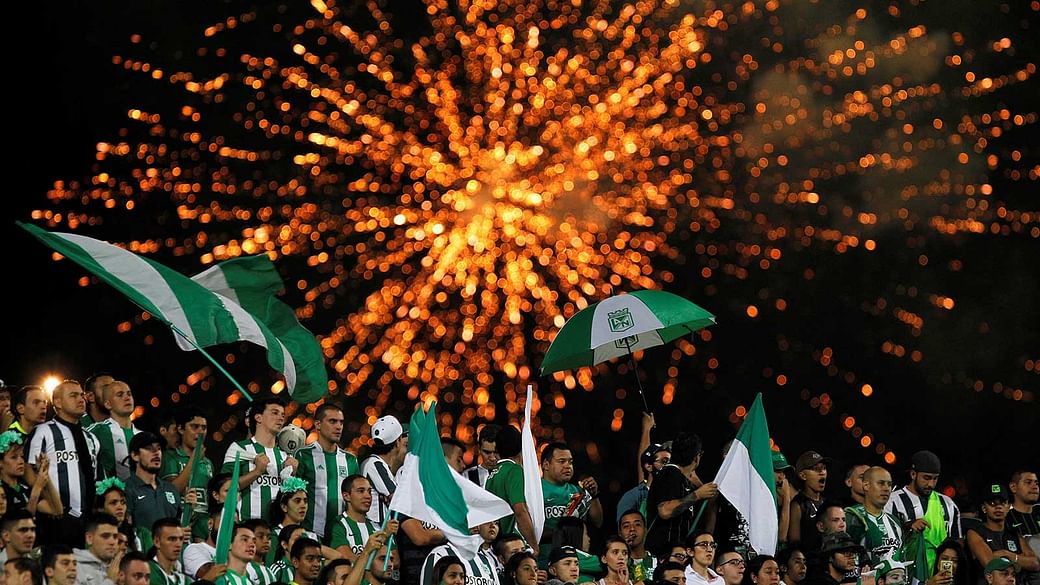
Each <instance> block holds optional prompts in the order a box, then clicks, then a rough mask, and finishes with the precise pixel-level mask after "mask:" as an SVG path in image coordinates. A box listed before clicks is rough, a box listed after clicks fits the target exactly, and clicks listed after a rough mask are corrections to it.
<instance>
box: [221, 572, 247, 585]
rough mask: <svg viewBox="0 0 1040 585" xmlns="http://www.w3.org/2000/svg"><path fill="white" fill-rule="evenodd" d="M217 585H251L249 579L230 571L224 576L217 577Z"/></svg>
mask: <svg viewBox="0 0 1040 585" xmlns="http://www.w3.org/2000/svg"><path fill="white" fill-rule="evenodd" d="M216 585H249V577H246V576H245V575H242V574H239V573H236V572H234V571H232V570H231V569H228V570H227V572H226V573H224V575H223V576H221V577H217V582H216Z"/></svg>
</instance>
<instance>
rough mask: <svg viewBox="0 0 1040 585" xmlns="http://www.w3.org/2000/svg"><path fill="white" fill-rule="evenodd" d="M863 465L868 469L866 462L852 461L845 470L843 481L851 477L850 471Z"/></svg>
mask: <svg viewBox="0 0 1040 585" xmlns="http://www.w3.org/2000/svg"><path fill="white" fill-rule="evenodd" d="M864 465H866V466H867V469H870V466H869V465H867V464H866V463H853V464H852V465H850V466H849V468H848V469H846V470H845V481H849V480H850V479H852V472H853V471H856V468H857V467H862V466H864Z"/></svg>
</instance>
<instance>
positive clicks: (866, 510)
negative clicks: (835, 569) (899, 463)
mask: <svg viewBox="0 0 1040 585" xmlns="http://www.w3.org/2000/svg"><path fill="white" fill-rule="evenodd" d="M863 484H864V486H865V492H864V500H863V503H862V504H857V505H855V506H852V507H851V508H846V509H845V522H846V524H847V525H848V533H849V537H851V538H852V540H855V541H856V542H858V543H859V544H860V545H862V546H863V548H864V549H865V550H866V551H867V555H868V556H869V557H870V563H871V564H872V565H877V564H878V563H880V562H881V561H882V560H883V559H885V558H888V557H891V558H893V559H894V560H897V561H901V560H903V559H902V558H901V550H902V547H903V535H902V527H901V526H900V524H899V520H898V519H896V517H895V516H893V515H891V514H889V513H888V512H885V505H886V504H888V499H889V497H890V496H891V495H892V475H891V474H889V473H888V471H887V470H885V469H884V468H883V467H871V468H869V469H867V471H866V472H865V473H864V474H863Z"/></svg>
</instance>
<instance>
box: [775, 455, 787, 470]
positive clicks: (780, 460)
mask: <svg viewBox="0 0 1040 585" xmlns="http://www.w3.org/2000/svg"><path fill="white" fill-rule="evenodd" d="M783 469H791V464H790V463H788V462H787V457H784V454H783V453H781V452H779V451H773V471H781V470H783Z"/></svg>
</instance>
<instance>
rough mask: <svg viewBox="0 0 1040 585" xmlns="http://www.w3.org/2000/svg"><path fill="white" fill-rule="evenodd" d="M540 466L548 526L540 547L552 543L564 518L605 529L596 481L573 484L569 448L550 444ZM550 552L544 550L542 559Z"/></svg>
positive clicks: (572, 459)
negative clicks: (559, 523)
mask: <svg viewBox="0 0 1040 585" xmlns="http://www.w3.org/2000/svg"><path fill="white" fill-rule="evenodd" d="M541 465H542V496H543V498H544V501H545V524H544V527H543V528H542V542H541V543H539V546H540V547H541V545H547V544H549V543H551V542H552V535H553V531H554V530H555V529H556V524H557V523H558V522H559V521H560V518H562V517H564V516H574V517H577V518H581V519H582V520H586V521H588V522H589V523H590V524H591V525H592V526H595V527H596V528H599V527H600V526H602V525H603V506H602V505H601V504H600V501H599V485H598V484H597V483H596V480H595V479H594V478H592V477H586V478H584V479H582V480H581V481H579V482H578V484H573V483H570V481H571V479H573V478H574V456H573V455H572V454H571V450H570V447H568V446H567V445H566V444H564V443H558V442H557V443H549V444H548V445H546V446H545V447H544V448H542V455H541ZM549 548H550V547H549V546H545V547H544V549H545V550H543V551H542V556H543V558H544V557H547V556H548V553H549Z"/></svg>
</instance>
